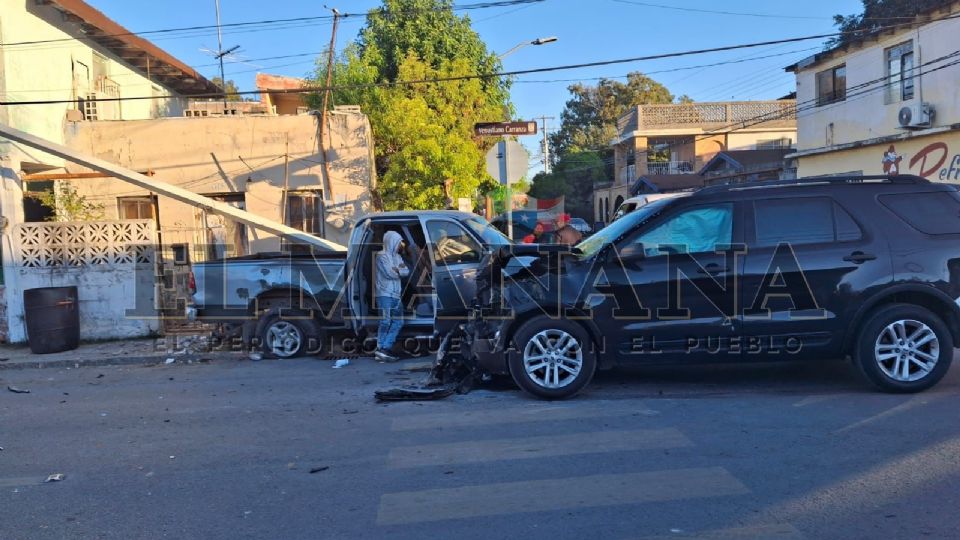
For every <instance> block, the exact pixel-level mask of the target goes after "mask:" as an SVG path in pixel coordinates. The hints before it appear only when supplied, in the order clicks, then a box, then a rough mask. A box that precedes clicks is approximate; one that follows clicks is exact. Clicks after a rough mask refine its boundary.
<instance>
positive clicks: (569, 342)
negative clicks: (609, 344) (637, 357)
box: [508, 317, 597, 399]
mask: <svg viewBox="0 0 960 540" xmlns="http://www.w3.org/2000/svg"><path fill="white" fill-rule="evenodd" d="M511 349H512V350H511V351H510V352H509V355H510V358H509V362H508V364H509V366H510V375H511V376H512V377H513V380H514V382H516V383H517V386H519V387H520V388H522V389H523V390H524V391H526V392H528V393H530V394H533V395H534V396H536V397H539V398H543V399H566V398H569V397H571V396H574V395H575V394H576V393H577V392H579V391H580V390H582V389H583V388H584V387H585V386H586V385H587V384H588V383H589V382H590V380H591V379H593V373H594V371H596V368H597V361H596V356H595V355H594V351H593V346H592V343H591V341H590V337H589V335H588V334H587V332H586V331H585V330H584V329H583V327H582V326H580V325H578V324H576V323H573V322H570V321H565V320H562V319H561V320H556V319H551V318H549V317H537V318H535V319H532V320H530V321H528V322H526V323H525V324H524V325H523V326H521V327H520V329H519V330H517V333H516V334H515V335H514V339H513V347H512V348H511Z"/></svg>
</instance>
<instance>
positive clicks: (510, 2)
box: [0, 0, 546, 48]
mask: <svg viewBox="0 0 960 540" xmlns="http://www.w3.org/2000/svg"><path fill="white" fill-rule="evenodd" d="M544 1H546V0H500V1H492V2H477V3H472V4H460V5H454V6H452V10H453V11H472V10H478V9H489V8H497V7H511V6H516V5H521V4H536V3H540V2H544ZM444 9H446V8H444V7H441V8H437V10H444ZM421 11H423V10H422V9H418V10H407V11H405V12H402V13H412V12H421ZM384 13H386V14H388V15H392V14H393V12H390V11H387V10H383V9H373V10H371V11H370V12H369V13H341V14H340V15H339V17H340V18H341V19H349V18H351V17H356V18H363V17H367V16H369V15H371V14H373V15H382V14H384ZM333 18H334V16H333V15H317V16H312V17H292V18H287V19H264V20H257V21H245V22H237V23H225V24H221V25H219V28H221V29H225V30H230V29H237V28H240V29H244V30H246V29H249V28H257V27H263V26H270V25H274V26H278V25H284V24H287V25H289V24H290V23H307V22H309V23H316V22H324V23H328V22H332V20H333ZM217 28H218V25H215V24H214V25H196V26H184V27H179V28H163V29H158V30H144V31H141V32H119V33H115V34H102V35H98V36H96V37H97V38H117V37H129V36H135V37H142V36H147V35H151V36H152V35H164V34H172V33H189V32H197V31H209V30H216V29H217ZM223 33H224V34H226V33H228V32H227V31H224V32H223ZM203 35H206V34H203ZM84 37H86V36H84ZM178 37H195V36H194V35H182V36H179V35H178ZM76 39H79V38H74V37H68V38H55V39H39V40H32V41H18V42H12V43H2V44H0V48H7V47H19V46H27V45H30V46H33V45H43V44H49V43H63V42H72V41H75V40H76ZM87 39H91V38H89V37H87Z"/></svg>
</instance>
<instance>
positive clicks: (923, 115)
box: [897, 103, 936, 129]
mask: <svg viewBox="0 0 960 540" xmlns="http://www.w3.org/2000/svg"><path fill="white" fill-rule="evenodd" d="M935 114H936V112H935V111H934V109H933V105H931V104H929V103H915V104H913V105H905V106H903V107H901V108H900V113H899V114H898V115H897V120H898V121H899V122H900V127H901V128H904V129H922V128H928V127H930V126H932V125H933V117H934V115H935Z"/></svg>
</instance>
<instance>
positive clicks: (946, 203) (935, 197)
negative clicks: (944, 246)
mask: <svg viewBox="0 0 960 540" xmlns="http://www.w3.org/2000/svg"><path fill="white" fill-rule="evenodd" d="M880 202H881V203H883V205H884V206H886V207H887V208H889V209H890V210H892V211H893V213H894V214H896V215H897V216H899V217H900V219H902V220H904V221H906V222H907V223H908V224H909V225H910V226H911V227H913V228H914V229H916V230H918V231H920V232H922V233H924V234H960V194H957V193H956V192H948V191H936V192H933V193H898V194H896V195H881V196H880Z"/></svg>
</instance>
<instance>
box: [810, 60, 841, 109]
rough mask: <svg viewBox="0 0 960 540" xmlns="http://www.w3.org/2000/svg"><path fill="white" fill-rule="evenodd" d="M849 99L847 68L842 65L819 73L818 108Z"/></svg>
mask: <svg viewBox="0 0 960 540" xmlns="http://www.w3.org/2000/svg"><path fill="white" fill-rule="evenodd" d="M846 97H847V66H846V65H844V64H841V65H839V66H836V67H832V68H830V69H827V70H824V71H821V72H820V73H817V107H822V106H824V105H829V104H830V103H835V102H837V101H843V100H844V99H846Z"/></svg>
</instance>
